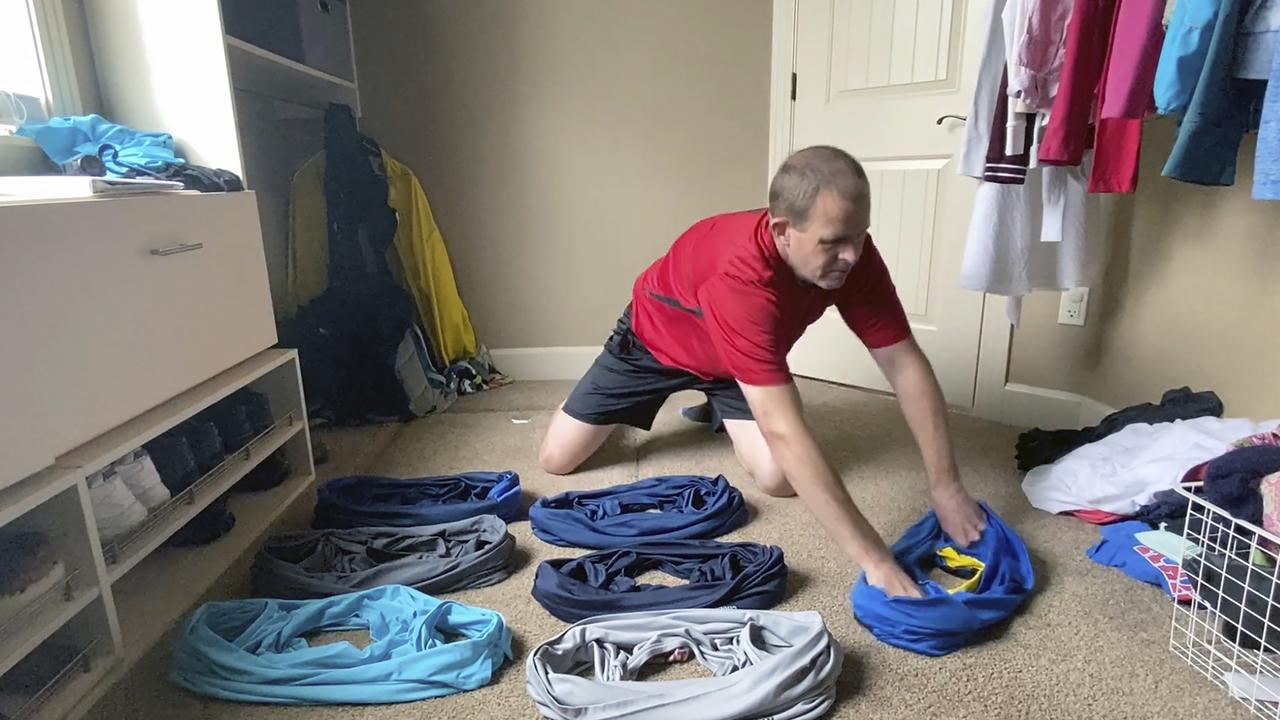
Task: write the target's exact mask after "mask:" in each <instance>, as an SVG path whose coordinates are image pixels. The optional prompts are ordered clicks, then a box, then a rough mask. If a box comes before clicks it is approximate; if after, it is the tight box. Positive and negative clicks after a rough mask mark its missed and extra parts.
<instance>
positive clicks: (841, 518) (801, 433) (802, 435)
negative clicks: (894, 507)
mask: <svg viewBox="0 0 1280 720" xmlns="http://www.w3.org/2000/svg"><path fill="white" fill-rule="evenodd" d="M765 438H766V440H767V442H768V443H769V449H770V450H771V451H772V452H773V456H774V459H775V460H777V462H778V465H779V466H780V467H781V468H782V472H783V474H784V475H785V476H786V478H787V481H788V482H790V483H791V487H792V488H794V489H795V491H796V494H797V495H799V496H800V499H801V500H802V501H804V503H805V505H807V506H808V507H809V509H810V511H811V512H813V514H814V516H816V517H817V518H818V522H820V523H822V526H823V527H824V528H826V531H827V533H828V534H829V535H830V536H831V537H832V539H834V540H835V541H836V543H837V544H838V545H839V546H840V548H841V549H842V550H844V551H845V553H846V554H847V555H848V556H849V557H850V558H852V559H853V561H854V562H856V563H858V564H859V565H861V566H863V567H864V568H865V567H868V566H871V565H875V564H877V563H883V562H892V557H891V556H890V554H889V550H888V548H887V547H886V546H885V544H884V540H882V539H881V538H880V535H879V534H878V533H877V532H876V530H875V528H873V527H872V526H871V523H869V522H867V519H866V517H864V516H863V514H862V512H861V511H859V510H858V506H857V505H855V504H854V502H853V498H851V497H849V492H848V491H847V490H846V489H845V487H844V484H843V483H842V482H841V481H840V478H839V477H838V476H837V475H836V474H835V472H834V471H833V470H832V469H831V466H830V464H829V463H828V462H827V459H826V457H825V456H824V455H823V454H822V451H821V449H820V448H819V447H818V444H817V442H816V441H815V440H814V439H813V435H812V433H811V432H810V431H809V429H808V427H807V426H805V425H804V423H803V422H797V423H794V424H791V423H789V424H788V426H787V427H785V428H773V429H770V430H766V431H765Z"/></svg>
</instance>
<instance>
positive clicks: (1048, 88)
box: [1013, 0, 1072, 110]
mask: <svg viewBox="0 0 1280 720" xmlns="http://www.w3.org/2000/svg"><path fill="white" fill-rule="evenodd" d="M1029 5H1030V7H1029V8H1028V9H1027V27H1026V34H1025V35H1024V36H1023V37H1022V40H1021V42H1020V43H1019V45H1018V54H1017V61H1016V64H1017V65H1018V66H1020V67H1019V72H1018V74H1017V79H1016V81H1015V82H1014V84H1013V90H1014V91H1016V92H1017V93H1018V98H1019V99H1020V100H1021V101H1022V102H1023V104H1025V105H1026V106H1027V107H1029V108H1030V109H1033V110H1048V109H1049V108H1050V107H1051V106H1052V105H1053V99H1054V97H1056V96H1057V94H1058V83H1059V82H1060V81H1061V79H1062V62H1063V59H1064V57H1065V55H1066V35H1067V23H1068V22H1070V20H1071V9H1072V6H1071V3H1069V2H1063V1H1062V0H1031V2H1030V3H1029Z"/></svg>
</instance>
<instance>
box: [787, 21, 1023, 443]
mask: <svg viewBox="0 0 1280 720" xmlns="http://www.w3.org/2000/svg"><path fill="white" fill-rule="evenodd" d="M796 12H797V0H773V42H772V48H773V51H772V58H771V60H770V63H769V68H770V70H769V73H770V78H769V167H768V171H769V174H768V177H766V179H765V187H766V188H767V187H768V183H769V181H770V180H772V178H773V171H774V170H775V169H776V168H777V167H778V166H779V165H781V164H782V162H783V161H784V160H786V158H787V155H788V153H790V152H791V141H792V126H793V123H794V120H795V103H794V102H792V100H791V90H792V87H791V78H792V73H794V72H795V68H796ZM1002 299H1003V298H1000V297H998V296H994V295H988V294H984V295H983V297H982V326H981V328H980V330H979V332H980V337H979V339H978V367H977V376H976V378H975V380H976V382H975V383H974V393H973V394H974V397H973V407H972V409H971V410H968V412H970V413H971V414H973V415H976V416H978V417H981V418H986V419H988V420H996V421H999V422H1019V423H1020V422H1021V421H1022V419H1023V418H1022V416H1023V414H1024V413H1023V412H1022V411H1021V410H1017V411H1015V409H1014V408H1012V407H1010V406H1011V405H1015V404H1016V405H1018V407H1019V408H1021V407H1024V406H1025V403H1018V402H1017V400H1016V399H1014V398H1013V397H1011V394H1016V395H1019V396H1021V395H1023V394H1025V390H1024V389H1023V388H1022V387H1021V386H1017V385H1011V384H1010V383H1009V381H1008V378H1009V350H1010V347H1011V345H1012V342H1013V327H1012V326H1011V325H1010V324H1009V320H1008V319H1007V318H1006V317H1005V313H1004V303H1003V302H1000V300H1002Z"/></svg>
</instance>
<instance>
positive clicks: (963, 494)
mask: <svg viewBox="0 0 1280 720" xmlns="http://www.w3.org/2000/svg"><path fill="white" fill-rule="evenodd" d="M929 495H930V496H931V498H932V500H933V509H934V512H936V513H937V514H938V522H939V523H941V524H942V530H943V532H945V533H946V534H947V535H948V536H949V537H950V538H951V539H952V540H954V541H955V542H957V543H959V545H960V547H966V546H968V545H970V544H972V543H974V542H977V540H978V538H979V537H981V536H982V530H983V528H985V527H986V526H987V518H986V514H985V513H983V512H982V508H981V507H979V506H978V503H976V502H974V500H973V498H972V497H970V496H969V493H968V491H966V490H965V489H964V486H963V485H961V484H960V483H959V481H956V482H950V483H945V484H943V485H939V486H935V487H933V488H932V489H931V490H930V491H929Z"/></svg>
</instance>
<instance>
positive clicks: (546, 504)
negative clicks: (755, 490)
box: [529, 475, 747, 548]
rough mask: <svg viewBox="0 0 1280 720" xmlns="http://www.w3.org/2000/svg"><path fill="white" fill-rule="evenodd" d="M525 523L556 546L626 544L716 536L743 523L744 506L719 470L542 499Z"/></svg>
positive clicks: (616, 545) (615, 545)
mask: <svg viewBox="0 0 1280 720" xmlns="http://www.w3.org/2000/svg"><path fill="white" fill-rule="evenodd" d="M529 522H530V523H531V525H532V526H533V534H534V535H537V536H538V537H540V538H542V539H543V540H545V541H546V542H549V543H552V544H554V545H564V546H566V547H585V548H610V547H627V546H630V545H634V544H636V543H638V542H656V541H660V540H697V539H707V538H713V537H718V536H720V535H723V534H725V533H727V532H729V531H731V530H735V529H737V528H739V527H742V526H743V525H745V524H746V522H747V506H746V504H745V503H743V501H742V493H740V492H738V489H737V488H735V487H733V486H732V485H730V484H729V481H728V480H725V478H724V476H723V475H719V476H716V477H714V478H710V477H706V476H703V475H665V476H660V477H652V478H647V479H645V480H640V481H638V482H633V483H628V484H626V485H614V486H612V487H607V488H601V489H598V490H584V491H581V492H566V493H561V494H559V495H556V496H553V497H544V498H541V499H540V500H538V501H537V502H536V503H534V504H533V507H532V508H530V509H529Z"/></svg>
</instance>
